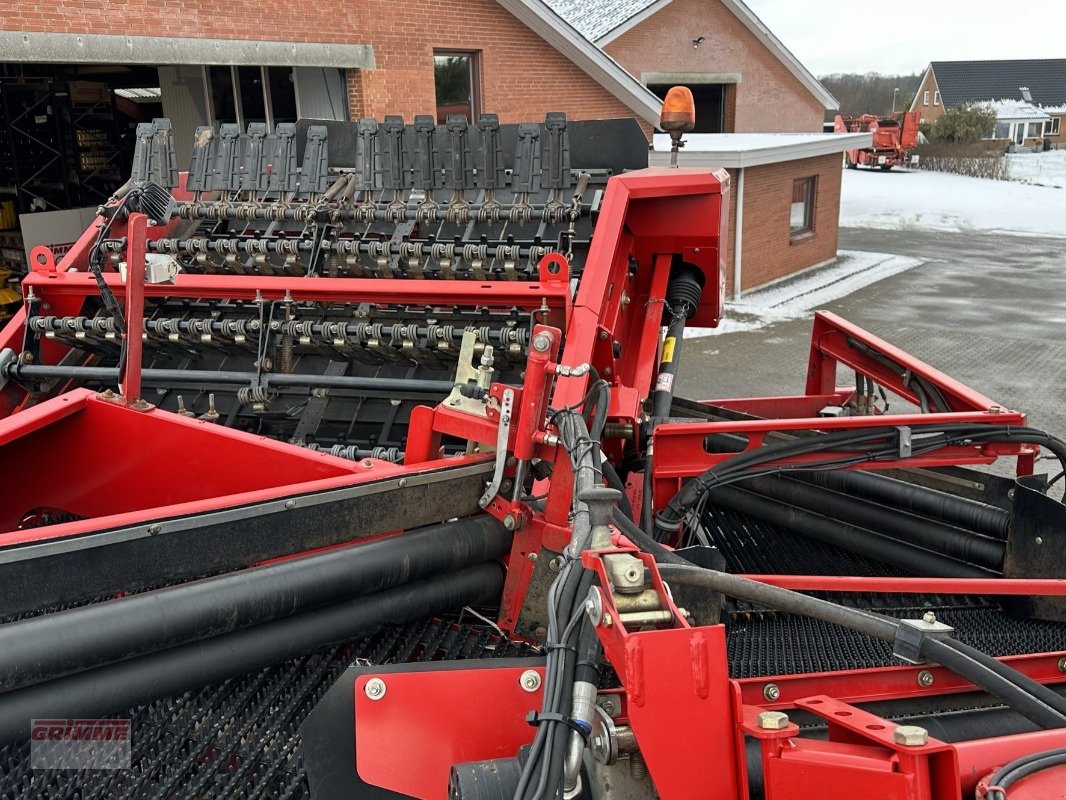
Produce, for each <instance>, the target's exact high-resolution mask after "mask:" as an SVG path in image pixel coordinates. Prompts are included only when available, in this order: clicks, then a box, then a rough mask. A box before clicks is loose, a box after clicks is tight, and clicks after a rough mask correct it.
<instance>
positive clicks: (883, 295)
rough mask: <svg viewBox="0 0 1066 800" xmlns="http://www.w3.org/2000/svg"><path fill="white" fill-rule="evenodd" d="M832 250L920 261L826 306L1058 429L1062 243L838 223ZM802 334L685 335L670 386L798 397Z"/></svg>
mask: <svg viewBox="0 0 1066 800" xmlns="http://www.w3.org/2000/svg"><path fill="white" fill-rule="evenodd" d="M840 247H841V249H847V250H865V251H872V252H880V253H893V254H899V255H910V256H916V257H920V258H924V259H928V261H927V263H925V264H923V265H921V266H919V267H915V268H914V269H911V270H908V271H907V272H903V273H901V274H899V275H896V276H894V277H891V278H887V279H885V280H883V281H881V282H879V283H876V284H873V285H870V286H867V287H866V288H864V289H860V290H859V291H857V292H855V293H853V294H851V295H849V296H847V297H845V298H843V299H841V300H838V301H836V302H833V303H830V304H828V306H827V307H828V310H830V311H833V312H835V313H838V314H840V315H841V316H843V317H844V318H846V319H849V320H851V321H852V322H855V323H856V324H858V325H861V326H862V327H864V328H866V329H867V330H869V331H871V332H873V333H875V334H877V335H878V336H880V337H881V338H883V339H886V340H887V341H889V342H892V343H893V344H896V345H898V346H900V347H902V348H903V349H904V350H907V351H909V352H911V353H913V354H915V355H916V356H918V357H919V358H921V359H922V360H924V361H926V362H928V363H929V364H932V365H933V366H935V367H937V368H938V369H940V370H942V371H944V372H946V373H947V374H949V375H951V376H953V377H955V378H957V379H959V380H961V381H963V382H964V383H967V384H969V385H970V386H972V387H974V388H975V389H977V390H979V391H981V392H983V393H984V394H985V395H987V396H988V397H991V398H992V399H993V400H996V401H998V402H1000V403H1003V404H1004V405H1006V406H1008V407H1011V408H1016V409H1019V410H1023V411H1026V412H1028V413H1029V420H1030V422H1031V423H1032V424H1033V425H1035V426H1037V427H1042V428H1044V429H1045V430H1048V431H1049V432H1051V433H1055V434H1057V435H1059V436H1066V241H1064V240H1061V239H1059V240H1055V239H1045V238H1028V237H1020V236H995V235H981V234H953V233H925V232H917V231H880V230H866V229H859V228H842V229H841V232H840ZM809 342H810V320H809V319H804V320H796V321H789V322H779V323H775V324H772V325H769V326H767V327H765V328H762V329H759V330H756V331H741V332H736V333H729V334H723V335H720V336H714V337H707V338H699V339H688V340H686V341H685V351H684V354H683V356H682V377H681V380H680V383H679V389H678V393H679V395H681V396H682V397H688V398H692V399H711V398H724V397H736V396H745V395H752V394H792V393H796V394H798V393H801V392H802V391H803V383H804V372H805V368H806V363H807V347H808V345H809Z"/></svg>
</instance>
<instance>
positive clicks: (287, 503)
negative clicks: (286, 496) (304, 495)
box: [285, 500, 296, 511]
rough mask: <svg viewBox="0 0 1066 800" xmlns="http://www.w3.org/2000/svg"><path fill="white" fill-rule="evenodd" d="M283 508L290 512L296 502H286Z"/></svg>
mask: <svg viewBox="0 0 1066 800" xmlns="http://www.w3.org/2000/svg"><path fill="white" fill-rule="evenodd" d="M285 508H286V510H288V511H292V510H293V509H294V508H296V501H295V500H286V501H285Z"/></svg>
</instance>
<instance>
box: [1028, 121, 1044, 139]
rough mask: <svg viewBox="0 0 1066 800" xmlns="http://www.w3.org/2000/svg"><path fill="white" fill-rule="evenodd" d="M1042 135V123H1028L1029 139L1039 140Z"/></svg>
mask: <svg viewBox="0 0 1066 800" xmlns="http://www.w3.org/2000/svg"><path fill="white" fill-rule="evenodd" d="M1043 133H1044V123H1043V122H1030V123H1029V138H1030V139H1038V138H1040V137H1041V136H1042V135H1043Z"/></svg>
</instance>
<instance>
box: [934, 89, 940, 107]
mask: <svg viewBox="0 0 1066 800" xmlns="http://www.w3.org/2000/svg"><path fill="white" fill-rule="evenodd" d="M933 105H934V106H938V105H940V92H933Z"/></svg>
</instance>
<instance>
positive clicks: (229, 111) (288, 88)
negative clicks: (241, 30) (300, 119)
mask: <svg viewBox="0 0 1066 800" xmlns="http://www.w3.org/2000/svg"><path fill="white" fill-rule="evenodd" d="M207 86H208V89H209V90H210V93H211V116H212V118H213V119H212V122H213V123H214V124H215V125H224V124H226V123H236V124H237V125H239V126H240V127H241V129H242V130H243V129H245V128H247V127H248V124H249V123H251V122H265V123H267V125H269V126H270V127H272V128H273V127H274V126H275V125H277V124H278V123H279V122H295V121H296V84H295V83H294V81H293V74H292V69H290V68H289V67H208V68H207Z"/></svg>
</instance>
